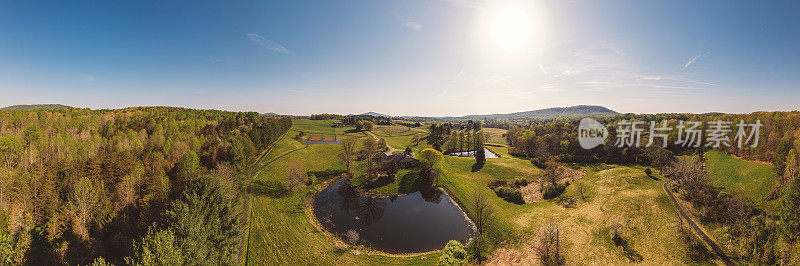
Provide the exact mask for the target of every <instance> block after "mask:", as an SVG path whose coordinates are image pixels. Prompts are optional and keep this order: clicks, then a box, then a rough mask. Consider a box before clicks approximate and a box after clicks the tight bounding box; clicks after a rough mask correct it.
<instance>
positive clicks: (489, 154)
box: [450, 148, 500, 159]
mask: <svg viewBox="0 0 800 266" xmlns="http://www.w3.org/2000/svg"><path fill="white" fill-rule="evenodd" d="M483 151H485V154H486V159H491V158H500V157H499V156H497V154H494V152H492V151H490V150H489V149H487V148H483ZM450 155H453V156H458V157H475V151H464V152H454V153H451V154H450Z"/></svg>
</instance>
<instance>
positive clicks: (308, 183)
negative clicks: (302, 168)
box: [306, 174, 317, 186]
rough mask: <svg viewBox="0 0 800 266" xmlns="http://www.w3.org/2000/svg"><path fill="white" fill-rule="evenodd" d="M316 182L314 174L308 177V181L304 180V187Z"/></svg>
mask: <svg viewBox="0 0 800 266" xmlns="http://www.w3.org/2000/svg"><path fill="white" fill-rule="evenodd" d="M316 181H317V176H315V175H314V174H310V175H308V179H307V180H306V186H310V185H312V184H314V182H316Z"/></svg>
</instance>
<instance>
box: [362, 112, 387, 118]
mask: <svg viewBox="0 0 800 266" xmlns="http://www.w3.org/2000/svg"><path fill="white" fill-rule="evenodd" d="M360 115H371V116H383V117H390V116H388V115H385V114H381V113H376V112H366V113H363V114H360Z"/></svg>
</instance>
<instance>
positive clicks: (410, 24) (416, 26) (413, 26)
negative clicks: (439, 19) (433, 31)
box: [403, 21, 422, 30]
mask: <svg viewBox="0 0 800 266" xmlns="http://www.w3.org/2000/svg"><path fill="white" fill-rule="evenodd" d="M403 26H405V27H406V28H408V29H411V30H421V29H422V24H419V23H417V22H416V21H406V22H404V23H403Z"/></svg>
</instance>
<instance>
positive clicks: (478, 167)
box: [472, 163, 484, 173]
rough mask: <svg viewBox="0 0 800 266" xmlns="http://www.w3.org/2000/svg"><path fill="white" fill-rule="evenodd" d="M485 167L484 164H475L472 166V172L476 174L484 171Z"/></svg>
mask: <svg viewBox="0 0 800 266" xmlns="http://www.w3.org/2000/svg"><path fill="white" fill-rule="evenodd" d="M483 165H484V164H482V163H474V164H472V172H473V173H475V172H477V171H480V170H481V169H483Z"/></svg>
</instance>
